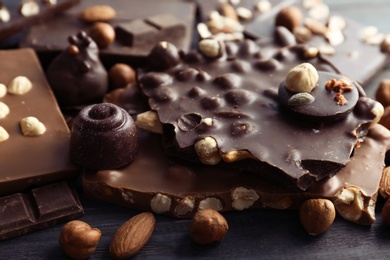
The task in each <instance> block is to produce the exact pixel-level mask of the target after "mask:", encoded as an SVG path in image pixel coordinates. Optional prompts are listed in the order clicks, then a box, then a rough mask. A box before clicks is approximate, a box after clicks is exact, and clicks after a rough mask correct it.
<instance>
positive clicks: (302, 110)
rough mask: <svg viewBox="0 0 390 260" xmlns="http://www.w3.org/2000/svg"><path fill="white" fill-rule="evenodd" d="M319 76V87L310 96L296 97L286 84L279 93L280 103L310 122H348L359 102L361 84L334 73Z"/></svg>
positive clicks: (297, 94) (297, 95)
mask: <svg viewBox="0 0 390 260" xmlns="http://www.w3.org/2000/svg"><path fill="white" fill-rule="evenodd" d="M318 74H319V81H318V85H317V86H316V87H315V88H314V89H313V90H312V91H311V92H310V93H307V92H302V93H293V92H291V91H289V90H288V89H287V88H286V82H285V81H283V82H282V83H281V84H280V86H279V92H278V96H279V100H280V103H281V104H282V106H283V107H284V108H286V110H287V111H288V112H290V113H291V114H293V115H295V116H297V117H298V118H300V119H304V120H308V121H313V122H326V121H335V120H340V119H343V118H345V117H346V116H347V115H348V114H349V113H350V112H351V111H352V110H353V108H354V107H355V105H356V103H357V102H358V99H359V90H358V88H359V87H358V86H356V84H357V83H356V82H354V81H352V80H349V79H346V78H345V77H343V76H341V75H338V74H334V73H329V72H323V71H319V72H318Z"/></svg>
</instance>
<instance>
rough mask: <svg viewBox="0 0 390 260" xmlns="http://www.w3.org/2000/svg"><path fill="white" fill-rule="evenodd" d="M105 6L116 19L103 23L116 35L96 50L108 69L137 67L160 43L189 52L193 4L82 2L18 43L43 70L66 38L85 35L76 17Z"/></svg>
mask: <svg viewBox="0 0 390 260" xmlns="http://www.w3.org/2000/svg"><path fill="white" fill-rule="evenodd" d="M97 5H107V6H110V7H112V8H113V9H114V10H115V11H116V16H115V17H114V18H113V19H112V20H110V21H107V22H108V23H110V24H111V25H112V26H113V27H114V29H115V31H116V36H117V37H116V39H115V41H114V42H113V43H112V44H111V45H109V46H108V47H107V48H102V49H100V57H101V60H102V62H103V63H104V64H105V65H107V66H109V65H110V66H111V65H112V64H114V63H118V62H125V63H129V64H131V65H133V66H137V67H138V66H141V65H142V64H144V63H145V58H146V56H147V54H148V53H149V51H150V50H151V48H152V47H153V46H154V45H155V44H156V43H157V42H159V41H160V40H169V41H172V42H173V43H175V44H176V45H177V46H178V47H179V48H182V49H184V50H189V48H190V46H191V42H192V32H193V22H194V15H195V7H194V4H193V3H191V2H188V1H179V0H169V1H159V0H149V1H142V0H136V1H132V2H131V3H129V2H128V1H127V0H112V1H106V0H99V1H95V0H84V1H82V2H81V3H80V4H79V5H77V6H74V7H73V8H71V9H70V10H68V11H67V12H65V13H63V14H61V15H58V16H56V17H55V18H53V19H50V21H48V22H45V23H42V24H40V25H36V26H33V27H32V28H31V29H30V30H29V32H28V34H27V35H26V37H25V38H24V39H23V40H22V41H21V44H20V45H21V46H22V47H31V48H34V49H35V50H36V51H37V53H38V55H39V57H40V58H41V60H42V61H43V62H44V67H46V65H47V64H48V63H49V62H50V60H51V59H52V58H53V57H54V56H55V55H57V54H58V53H59V52H61V51H64V50H65V49H66V48H67V41H66V40H67V38H68V36H69V35H75V34H76V33H78V32H79V31H80V30H84V31H86V32H89V30H90V28H91V27H92V24H91V23H86V22H84V21H81V20H80V19H79V18H78V17H79V14H80V13H81V12H82V11H83V10H85V9H86V8H88V7H93V6H97Z"/></svg>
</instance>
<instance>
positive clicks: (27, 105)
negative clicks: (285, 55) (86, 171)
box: [0, 49, 79, 195]
mask: <svg viewBox="0 0 390 260" xmlns="http://www.w3.org/2000/svg"><path fill="white" fill-rule="evenodd" d="M0 60H1V61H2V62H0V69H1V71H2V72H3V73H1V75H0V82H1V83H3V84H8V83H9V82H10V81H11V80H12V79H13V78H16V77H17V76H25V77H26V78H28V79H29V81H31V83H32V87H31V89H30V90H29V91H28V92H26V93H24V94H22V95H17V94H11V93H7V94H6V95H5V96H4V97H2V98H1V102H3V103H4V104H7V105H8V107H9V110H10V113H9V114H8V115H7V116H6V117H5V118H2V119H0V126H2V127H3V128H4V129H5V130H6V131H7V133H8V134H9V138H8V139H7V140H5V141H3V142H1V145H0V154H1V160H0V169H1V170H0V195H5V194H10V193H15V192H19V191H22V190H24V189H27V188H29V187H31V186H34V187H37V186H41V185H44V184H48V183H51V182H54V181H59V180H63V179H66V178H70V177H73V176H75V175H77V174H78V173H79V170H78V167H76V165H74V164H73V163H72V162H71V160H70V159H69V138H70V132H69V129H68V127H67V125H66V123H65V121H64V118H63V117H62V114H61V112H60V110H59V108H58V105H57V102H56V100H55V98H54V96H53V93H52V91H51V89H50V86H49V84H48V83H47V80H46V77H45V74H44V72H43V71H42V68H41V67H40V64H39V61H38V58H37V57H36V54H35V53H34V50H32V49H17V50H8V51H1V52H0ZM22 65H23V66H22ZM31 116H33V117H36V118H37V119H39V121H41V122H42V123H43V124H44V126H45V128H46V132H45V133H44V134H43V135H40V136H35V137H28V136H24V135H23V134H22V131H21V127H20V122H21V120H22V119H23V118H25V117H31Z"/></svg>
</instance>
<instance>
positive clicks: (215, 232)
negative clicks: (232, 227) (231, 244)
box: [190, 209, 229, 245]
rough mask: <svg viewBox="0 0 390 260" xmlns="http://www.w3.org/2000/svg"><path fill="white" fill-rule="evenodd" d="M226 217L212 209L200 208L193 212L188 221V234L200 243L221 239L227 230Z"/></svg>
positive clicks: (205, 243)
mask: <svg viewBox="0 0 390 260" xmlns="http://www.w3.org/2000/svg"><path fill="white" fill-rule="evenodd" d="M228 228H229V226H228V223H227V221H226V219H225V218H224V217H223V216H222V215H221V214H220V213H219V212H218V211H215V210H213V209H202V210H199V211H197V212H196V213H195V215H194V217H193V218H192V220H191V223H190V236H191V238H192V240H193V241H194V242H195V243H198V244H201V245H207V244H212V243H214V242H218V241H221V240H222V239H223V238H224V237H225V235H226V232H227V231H228Z"/></svg>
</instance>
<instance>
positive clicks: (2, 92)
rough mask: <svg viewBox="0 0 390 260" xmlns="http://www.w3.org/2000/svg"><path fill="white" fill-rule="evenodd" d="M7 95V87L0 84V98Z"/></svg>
mask: <svg viewBox="0 0 390 260" xmlns="http://www.w3.org/2000/svg"><path fill="white" fill-rule="evenodd" d="M6 94H7V87H6V86H5V85H4V84H2V83H0V98H2V97H4V96H5V95H6Z"/></svg>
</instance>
